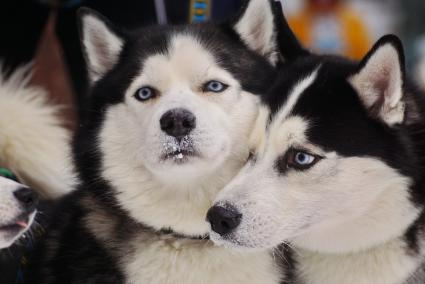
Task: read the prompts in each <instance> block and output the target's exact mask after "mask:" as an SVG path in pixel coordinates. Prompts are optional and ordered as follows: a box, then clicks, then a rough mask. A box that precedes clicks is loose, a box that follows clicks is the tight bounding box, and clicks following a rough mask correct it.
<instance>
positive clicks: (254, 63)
mask: <svg viewBox="0 0 425 284" xmlns="http://www.w3.org/2000/svg"><path fill="white" fill-rule="evenodd" d="M258 10H260V13H257V12H256V11H258ZM258 23H259V24H258ZM81 30H82V42H83V47H84V52H85V55H86V59H87V63H88V67H89V70H90V78H91V81H92V84H93V88H92V92H91V102H90V103H89V106H88V109H89V110H88V112H87V113H88V119H87V120H86V122H85V124H84V127H83V129H82V131H81V135H83V136H84V139H80V140H86V141H87V142H86V143H87V144H90V145H87V144H84V145H81V146H82V148H81V151H80V152H86V153H87V154H88V155H91V154H93V153H94V152H96V153H98V154H99V156H101V158H99V164H97V165H93V166H90V168H91V170H93V169H94V168H100V172H98V173H97V174H98V175H100V176H102V178H103V179H106V180H107V181H108V182H109V183H110V184H111V185H112V186H113V188H116V189H117V190H116V192H115V193H114V195H115V196H116V198H117V199H118V202H119V203H120V205H122V207H124V208H125V209H126V210H127V211H129V212H130V214H131V215H132V216H133V217H134V218H135V219H136V220H138V221H141V222H143V223H144V224H147V225H149V226H151V227H154V228H155V229H162V228H169V227H170V228H172V229H173V230H175V231H177V232H182V231H183V232H185V233H190V234H204V233H206V232H207V229H208V224H207V222H206V221H205V220H204V214H205V212H203V210H205V211H206V210H207V209H208V207H209V206H210V205H207V206H206V207H205V208H204V209H200V208H202V207H204V206H205V202H206V201H207V200H209V201H208V202H209V203H210V204H211V202H212V200H213V199H214V197H215V194H216V191H217V188H218V187H219V185H220V184H223V183H224V182H226V181H227V180H229V179H230V178H231V177H232V176H233V175H234V174H235V173H236V171H237V170H238V169H239V168H240V167H241V166H242V165H243V163H244V162H245V161H246V159H247V157H248V155H249V149H248V145H247V141H248V136H249V133H250V130H251V128H252V126H253V124H254V121H255V118H256V115H257V111H258V104H259V99H258V96H256V95H257V94H258V93H260V92H263V91H264V90H265V89H266V86H267V85H268V84H270V83H271V80H272V79H273V75H274V68H273V66H272V64H273V63H274V62H275V61H276V58H277V57H276V50H275V49H276V46H275V44H274V38H275V37H274V20H273V15H272V7H271V5H270V2H269V1H265V0H252V1H249V3H248V6H247V7H245V8H244V11H243V13H242V14H241V16H240V18H239V19H238V20H237V21H236V22H235V23H233V24H228V25H212V24H201V25H191V26H180V27H148V28H143V29H140V30H137V31H132V32H119V31H118V30H117V29H115V28H113V27H112V26H111V24H110V23H108V22H107V21H106V20H105V19H103V18H102V17H101V16H99V15H97V14H96V13H94V12H92V11H85V12H83V14H82V17H81ZM89 140H91V141H92V143H90V142H89ZM89 152H91V153H89ZM78 160H79V161H80V163H81V164H83V163H84V162H81V161H83V160H84V158H83V159H78ZM90 163H91V162H90ZM83 166H84V167H86V166H87V164H84V165H83ZM80 168H81V167H80ZM84 172H87V171H86V170H84ZM97 178H98V177H90V178H88V179H97ZM214 184H217V186H214ZM211 185H213V186H211ZM164 188H167V190H166V192H163V189H164ZM210 188H214V191H211V189H210ZM176 192H178V195H177V197H176ZM179 196H180V197H179ZM191 198H194V199H195V200H190V199H191ZM170 200H174V203H177V204H178V203H180V202H184V203H195V204H198V205H196V206H198V208H197V209H193V208H191V209H187V210H186V209H184V210H183V209H182V211H186V212H182V215H179V214H178V213H170V212H172V210H170V208H162V207H161V206H165V205H164V203H165V202H168V201H170ZM170 202H171V201H170ZM151 204H157V205H155V207H156V208H152V210H149V209H148V208H149V207H150V206H151ZM171 206H176V205H175V204H174V205H171ZM184 206H186V205H184ZM165 207H167V206H165ZM143 210H144V212H143V213H142V211H143ZM148 210H149V212H147V211H148ZM191 210H193V211H195V212H192V211H191ZM159 211H161V212H159ZM175 212H176V211H175ZM183 213H184V214H183ZM170 214H174V216H169V215H170ZM183 215H184V216H185V217H183ZM186 215H189V216H188V217H186ZM193 216H197V217H196V218H198V217H200V216H202V217H200V218H198V219H199V221H197V223H196V222H192V221H191V220H190V218H195V217H193ZM173 218H176V219H179V220H175V221H173ZM177 222H178V223H179V225H176V223H177ZM188 222H191V223H190V224H189V225H188V224H186V223H188ZM195 223H196V224H195ZM198 223H199V226H198ZM195 227H196V228H195ZM190 228H193V230H192V229H190Z"/></svg>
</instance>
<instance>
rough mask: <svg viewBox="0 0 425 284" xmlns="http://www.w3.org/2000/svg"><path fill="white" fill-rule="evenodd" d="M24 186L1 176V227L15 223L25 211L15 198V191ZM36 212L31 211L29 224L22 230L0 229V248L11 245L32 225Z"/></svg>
mask: <svg viewBox="0 0 425 284" xmlns="http://www.w3.org/2000/svg"><path fill="white" fill-rule="evenodd" d="M22 187H23V186H22V185H21V184H19V183H17V182H14V181H12V180H10V179H7V178H4V177H0V227H3V226H6V225H10V224H14V223H16V221H17V219H18V218H19V217H20V216H21V215H22V214H23V213H24V211H23V209H22V206H21V204H20V203H19V201H18V200H17V199H16V198H15V196H14V192H15V191H17V190H19V189H20V188H22ZM35 214H36V212H34V213H31V215H30V216H29V220H28V226H27V227H26V228H22V229H21V230H20V231H16V232H9V231H4V230H1V229H0V250H1V249H4V248H7V247H9V246H11V245H12V244H13V243H14V242H15V241H16V240H17V239H18V238H19V237H20V236H22V235H23V234H24V233H25V232H26V231H27V230H28V228H29V227H30V224H31V223H32V222H33V220H34V216H35Z"/></svg>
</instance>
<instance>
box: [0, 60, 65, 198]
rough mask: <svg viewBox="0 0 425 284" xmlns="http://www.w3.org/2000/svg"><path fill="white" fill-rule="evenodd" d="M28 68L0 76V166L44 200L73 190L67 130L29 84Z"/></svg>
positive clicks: (43, 95) (41, 92)
mask: <svg viewBox="0 0 425 284" xmlns="http://www.w3.org/2000/svg"><path fill="white" fill-rule="evenodd" d="M27 74H28V68H21V69H18V70H16V71H15V72H14V73H13V74H12V75H11V76H10V77H9V78H8V79H6V78H3V77H1V76H0V166H1V167H5V168H8V169H10V170H11V171H13V172H14V173H15V174H16V175H17V176H18V177H19V178H20V180H21V181H22V182H23V183H25V184H27V185H29V186H31V187H33V188H34V189H37V190H38V192H39V193H40V194H41V195H42V196H44V197H47V198H55V197H59V196H61V195H63V194H64V193H67V192H69V191H70V190H71V188H72V182H73V178H72V168H71V165H70V159H69V155H70V148H69V139H70V137H69V136H70V135H69V133H68V131H67V130H66V129H65V128H64V127H63V126H62V125H61V122H60V119H59V117H58V111H59V108H58V107H55V106H52V105H50V104H48V103H47V94H46V92H45V91H44V90H43V89H42V88H39V87H32V86H29V85H28V81H29V76H28V75H27Z"/></svg>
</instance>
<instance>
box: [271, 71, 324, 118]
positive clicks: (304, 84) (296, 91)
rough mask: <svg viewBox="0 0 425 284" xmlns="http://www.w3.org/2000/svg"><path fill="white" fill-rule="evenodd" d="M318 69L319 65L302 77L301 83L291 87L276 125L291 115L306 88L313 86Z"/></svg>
mask: <svg viewBox="0 0 425 284" xmlns="http://www.w3.org/2000/svg"><path fill="white" fill-rule="evenodd" d="M319 69H320V65H319V66H318V67H317V68H316V69H315V70H314V71H313V72H311V73H310V74H309V75H308V76H306V77H304V78H303V79H302V80H301V81H298V82H297V83H296V84H295V85H294V86H293V87H292V89H291V92H290V94H289V96H288V100H287V101H286V103H285V105H284V106H283V108H282V109H281V110H280V111H279V116H278V117H277V119H276V121H278V123H281V122H282V121H283V120H284V119H285V118H287V117H288V116H289V115H290V114H291V112H292V110H293V108H294V107H295V105H296V104H297V102H298V100H299V99H300V97H301V95H302V94H303V93H304V91H305V90H306V89H307V88H308V87H310V86H311V85H313V83H314V82H315V81H316V78H317V73H318V72H319Z"/></svg>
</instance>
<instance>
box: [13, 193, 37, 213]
mask: <svg viewBox="0 0 425 284" xmlns="http://www.w3.org/2000/svg"><path fill="white" fill-rule="evenodd" d="M13 194H14V195H15V198H16V199H17V200H18V201H19V202H20V203H21V205H22V207H23V209H24V210H25V211H27V212H31V211H33V210H34V209H35V208H36V206H37V204H38V195H37V193H36V192H35V191H34V190H32V189H30V188H27V187H22V188H20V189H18V190H16V191H15V192H14V193H13Z"/></svg>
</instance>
